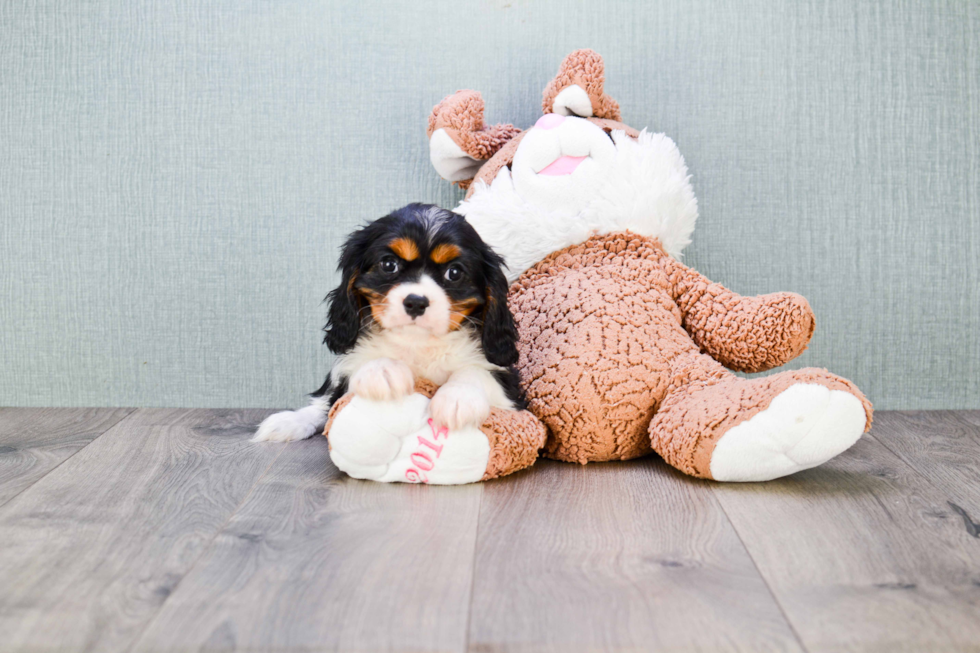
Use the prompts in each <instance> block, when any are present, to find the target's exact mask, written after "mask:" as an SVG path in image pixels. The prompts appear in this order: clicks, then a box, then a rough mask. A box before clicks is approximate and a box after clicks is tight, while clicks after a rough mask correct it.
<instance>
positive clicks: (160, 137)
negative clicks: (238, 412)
mask: <svg viewBox="0 0 980 653" xmlns="http://www.w3.org/2000/svg"><path fill="white" fill-rule="evenodd" d="M580 47H592V48H595V49H596V50H598V51H599V52H600V53H602V54H603V55H604V57H605V59H606V65H607V73H608V82H607V91H608V92H609V93H610V94H611V95H612V96H613V97H615V98H617V99H618V100H619V101H620V103H621V105H622V107H623V115H624V117H625V119H626V121H627V122H629V123H630V124H632V125H634V126H636V127H643V126H648V127H650V128H652V129H654V130H660V131H665V132H667V133H668V134H669V135H671V136H672V137H673V138H674V139H675V140H676V141H677V143H678V144H679V146H680V148H681V151H682V152H683V153H684V154H685V156H686V158H687V161H688V164H689V166H690V169H691V171H692V173H693V175H694V179H693V180H694V186H695V189H696V191H697V193H698V196H699V199H700V206H701V219H700V221H699V226H698V228H697V230H696V232H695V235H694V243H693V245H692V246H691V247H690V249H689V250H688V254H687V257H686V262H688V263H689V264H692V265H694V266H695V267H697V268H698V269H699V270H701V271H702V272H704V273H705V274H707V275H708V276H709V277H711V278H712V279H715V280H717V281H719V282H722V283H724V284H726V285H727V286H729V287H730V288H732V289H734V290H737V291H739V292H742V293H760V292H767V291H773V290H783V289H786V290H795V291H798V292H801V293H803V294H804V295H806V296H807V297H808V298H809V300H810V302H811V303H812V305H813V308H814V309H815V310H816V313H817V315H818V328H817V333H816V336H815V337H814V339H813V342H812V344H811V346H810V349H809V351H808V352H807V353H806V354H805V355H804V356H803V357H801V358H800V359H799V361H797V362H796V363H794V365H797V364H798V365H818V366H825V367H828V368H830V369H831V370H833V371H835V372H838V373H840V374H842V375H845V376H847V377H850V378H851V379H853V380H855V381H856V382H857V383H858V384H859V385H860V386H861V387H862V388H863V389H864V390H865V392H867V394H868V395H869V396H870V397H871V399H872V400H873V401H874V402H875V403H876V405H878V406H879V407H881V408H910V409H911V408H953V407H970V408H980V273H978V270H980V265H978V259H980V4H978V3H977V2H974V1H973V0H954V1H947V2H920V1H912V0H903V1H894V2H864V1H856V0H836V1H832V2H827V1H825V0H811V1H803V0H786V1H784V2H769V1H765V0H752V1H751V2H749V1H745V0H732V1H729V2H707V1H700V0H696V1H691V0H668V1H664V2H656V3H647V2H630V1H622V2H616V1H611V0H590V1H588V2H580V1H576V0H547V1H540V2H520V1H517V0H495V1H493V2H479V3H466V2H460V1H453V2H433V1H421V2H419V1H416V2H406V3H396V2H371V1H367V0H357V1H355V2H331V1H325V0H324V1H312V0H295V1H288V0H268V1H258V0H220V1H211V0H180V1H178V2H169V1H168V2H164V1H160V2H151V1H149V0H118V1H115V2H90V1H82V0H77V1H76V0H63V1H61V2H34V1H30V2H24V1H23V0H2V2H0V318H2V325H0V328H2V334H0V335H2V341H0V372H2V374H0V405H4V404H6V405H12V404H14V405H16V404H20V405H48V404H50V405H103V404H109V405H180V406H288V405H295V404H297V403H300V402H302V401H303V399H302V395H303V393H304V392H308V391H310V390H312V389H313V388H315V387H316V386H317V385H318V384H319V382H320V381H321V379H322V377H323V375H324V373H325V372H326V371H327V369H328V367H329V365H330V356H329V355H328V353H327V352H326V350H325V348H324V347H322V346H321V345H320V338H321V334H320V331H319V329H320V327H321V324H322V321H323V313H324V308H323V306H322V305H321V304H320V300H321V298H322V297H323V295H324V294H325V292H326V291H327V290H328V289H329V288H330V287H331V286H332V284H333V283H334V282H335V280H336V275H335V273H334V272H333V267H334V263H335V254H336V251H337V246H338V244H339V243H340V242H341V241H342V239H343V237H344V235H345V234H346V233H348V232H349V231H350V230H351V229H353V228H354V227H355V226H357V225H358V224H361V223H362V222H364V221H365V220H367V219H369V218H372V217H375V216H379V215H381V214H383V213H385V212H386V211H388V210H390V209H392V208H394V207H396V206H399V205H401V204H404V203H407V202H409V201H414V200H422V201H429V202H436V203H440V204H442V205H444V206H450V207H451V206H453V205H455V203H456V201H457V200H458V198H459V197H460V193H459V192H458V191H456V190H454V189H451V188H450V187H449V186H448V185H447V184H446V183H445V182H443V181H441V180H440V179H438V178H437V176H436V174H435V173H434V172H433V171H432V169H431V168H430V166H429V163H428V158H427V150H426V139H425V133H424V126H425V119H426V116H427V115H428V112H429V110H430V108H431V107H432V105H433V104H434V103H435V102H437V101H438V100H439V99H441V98H442V97H443V96H444V95H446V94H448V93H451V92H453V91H455V90H456V89H459V88H474V89H478V90H480V91H482V92H483V94H484V97H485V98H486V100H487V106H488V119H490V120H492V121H505V122H514V123H515V124H517V125H519V126H528V125H529V124H531V123H532V122H533V121H534V120H535V119H536V118H537V117H538V115H539V114H540V96H541V90H542V89H543V87H544V85H545V83H546V82H547V81H548V80H549V79H550V78H551V77H552V75H553V74H554V73H555V70H556V69H557V66H558V64H559V62H560V61H561V59H562V57H563V56H564V55H565V54H566V53H568V52H569V51H571V50H573V49H575V48H580Z"/></svg>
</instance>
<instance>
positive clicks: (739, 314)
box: [509, 233, 871, 478]
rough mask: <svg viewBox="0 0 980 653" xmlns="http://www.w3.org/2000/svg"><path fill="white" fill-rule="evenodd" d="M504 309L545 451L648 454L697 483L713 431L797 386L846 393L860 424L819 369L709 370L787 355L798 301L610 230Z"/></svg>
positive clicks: (527, 280)
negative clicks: (714, 278) (542, 427)
mask: <svg viewBox="0 0 980 653" xmlns="http://www.w3.org/2000/svg"><path fill="white" fill-rule="evenodd" d="M509 301H510V306H511V309H512V310H513V312H514V314H515V317H516V320H517V326H518V331H519V334H520V341H519V342H520V345H519V349H520V360H519V362H518V369H519V371H520V374H521V380H522V384H523V386H524V388H525V390H526V392H527V396H528V401H529V404H530V405H529V408H530V410H531V411H532V412H533V413H534V414H535V415H537V416H538V417H539V418H541V419H542V420H543V421H544V422H545V424H546V425H547V427H548V430H549V432H550V436H549V438H548V441H547V443H546V445H545V452H544V454H545V455H546V456H548V457H551V458H556V459H559V460H565V461H571V462H579V463H586V462H590V461H603V460H616V459H619V460H626V459H629V458H635V457H637V456H642V455H644V454H646V453H649V452H650V451H651V449H653V450H654V451H656V452H657V453H659V454H660V455H661V456H663V457H664V459H665V460H666V461H667V462H668V463H670V464H672V465H674V466H675V467H677V468H678V469H681V470H682V471H684V472H686V473H688V474H691V475H694V476H700V477H705V478H710V477H711V472H710V461H711V452H712V451H713V450H714V445H715V443H716V442H717V440H718V439H719V438H720V437H721V435H723V434H724V433H725V432H727V431H728V430H729V429H730V428H731V427H733V426H735V425H736V424H738V423H741V422H743V421H745V420H747V419H749V418H750V417H751V416H752V415H754V414H756V413H758V412H759V411H761V410H763V409H765V408H766V407H767V406H768V405H769V403H770V402H771V401H772V399H773V398H774V397H775V396H776V395H777V394H779V392H780V391H782V390H784V389H786V388H787V387H789V386H790V385H792V384H793V383H794V382H798V381H801V380H802V381H805V382H807V383H815V384H819V385H823V386H825V387H828V388H830V389H846V390H848V391H849V392H852V393H853V394H855V395H856V396H857V397H859V398H860V399H861V401H862V402H863V404H864V406H865V411H866V413H867V417H868V422H867V425H868V426H870V420H871V405H870V404H869V403H868V402H867V400H866V399H865V398H864V397H863V395H861V393H860V391H858V390H857V388H856V387H854V386H853V385H852V384H851V383H850V382H848V381H845V380H843V379H840V378H838V377H836V376H834V375H832V374H830V373H828V372H826V371H825V370H815V369H806V370H799V371H796V372H784V373H782V374H777V375H774V376H771V377H768V378H765V379H756V380H747V379H742V378H739V377H736V376H734V375H733V374H731V373H730V372H729V371H727V370H726V369H725V367H723V366H722V364H721V363H719V362H718V361H722V362H724V363H726V364H729V365H731V366H732V367H733V368H734V369H744V370H752V371H762V370H765V369H769V368H771V367H773V366H776V365H781V364H782V363H785V362H786V361H788V360H790V359H792V358H794V357H795V356H797V355H798V354H799V353H800V352H801V351H803V349H804V348H805V347H806V343H807V341H808V340H809V338H810V335H811V334H812V333H813V314H812V312H811V311H810V307H809V305H808V304H807V302H806V300H805V299H803V298H802V297H800V296H799V295H795V294H792V293H775V294H772V295H762V296H759V297H741V296H739V295H737V294H735V293H733V292H731V291H729V290H727V289H725V288H724V287H722V286H720V285H718V284H713V283H711V282H710V281H708V280H707V279H706V278H704V277H703V276H702V275H700V274H698V273H697V272H696V271H694V270H691V269H690V268H687V267H686V266H684V265H682V264H681V263H679V262H677V261H676V260H674V259H672V258H671V257H670V256H668V255H667V254H666V253H665V252H664V251H663V248H662V247H661V246H660V243H659V242H658V241H656V240H653V239H649V238H645V237H642V236H637V235H634V234H629V233H620V234H611V235H606V236H596V237H593V238H591V239H590V240H588V241H587V242H585V243H583V244H580V245H574V246H571V247H568V248H566V249H564V250H561V251H559V252H555V253H553V254H551V255H549V256H548V257H547V258H545V259H544V260H542V261H541V262H540V263H538V264H537V265H535V266H534V267H533V268H531V269H529V270H527V271H526V272H525V273H524V274H523V275H522V276H521V277H520V278H519V279H518V280H517V281H516V282H515V283H514V285H513V286H512V287H511V291H510V297H509ZM709 354H710V355H709ZM713 357H714V358H713ZM715 358H717V360H715Z"/></svg>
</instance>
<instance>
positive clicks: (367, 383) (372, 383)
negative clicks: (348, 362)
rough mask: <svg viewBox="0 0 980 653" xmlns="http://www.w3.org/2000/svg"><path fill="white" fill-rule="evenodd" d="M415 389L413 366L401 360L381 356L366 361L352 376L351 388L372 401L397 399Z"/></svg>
mask: <svg viewBox="0 0 980 653" xmlns="http://www.w3.org/2000/svg"><path fill="white" fill-rule="evenodd" d="M414 389H415V377H414V375H413V374H412V370H411V368H409V367H408V365H406V364H405V363H402V362H401V361H396V360H393V359H391V358H379V359H377V360H373V361H371V362H370V363H366V364H365V365H364V366H363V367H361V369H359V370H357V371H356V372H355V373H354V374H353V375H351V378H350V390H351V392H353V393H354V394H355V395H357V396H358V397H363V398H364V399H370V400H372V401H395V400H397V399H401V398H402V397H404V396H405V395H408V394H410V393H411V392H412V391H413V390H414Z"/></svg>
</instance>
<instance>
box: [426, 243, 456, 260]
mask: <svg viewBox="0 0 980 653" xmlns="http://www.w3.org/2000/svg"><path fill="white" fill-rule="evenodd" d="M457 256H459V248H458V247H456V246H455V245H450V244H449V243H443V244H441V245H436V246H435V248H434V249H433V250H432V253H431V254H430V255H429V258H431V259H432V262H433V263H439V264H442V263H446V262H447V261H451V260H453V259H454V258H456V257H457Z"/></svg>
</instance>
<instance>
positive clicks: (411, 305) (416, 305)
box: [402, 295, 429, 319]
mask: <svg viewBox="0 0 980 653" xmlns="http://www.w3.org/2000/svg"><path fill="white" fill-rule="evenodd" d="M402 304H404V305H405V312H406V313H408V316H409V317H411V318H412V319H414V318H417V317H418V316H419V315H422V313H425V309H426V308H428V306H429V298H428V297H423V296H422V295H409V296H408V297H406V298H405V299H403V300H402Z"/></svg>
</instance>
